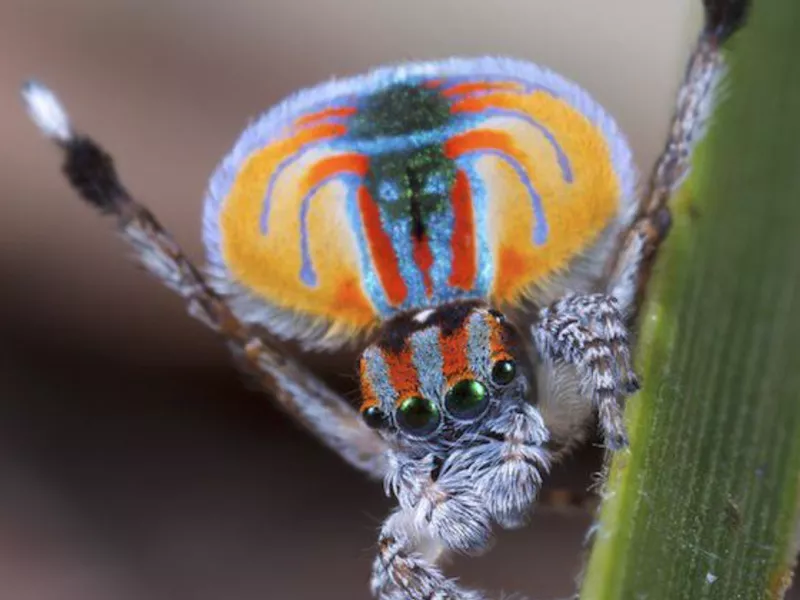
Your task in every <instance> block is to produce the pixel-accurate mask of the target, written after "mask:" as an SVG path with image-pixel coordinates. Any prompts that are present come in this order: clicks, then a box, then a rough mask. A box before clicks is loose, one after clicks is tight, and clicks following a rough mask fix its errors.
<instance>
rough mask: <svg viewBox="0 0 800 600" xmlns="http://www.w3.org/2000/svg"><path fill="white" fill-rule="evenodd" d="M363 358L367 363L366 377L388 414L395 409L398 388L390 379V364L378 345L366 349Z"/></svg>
mask: <svg viewBox="0 0 800 600" xmlns="http://www.w3.org/2000/svg"><path fill="white" fill-rule="evenodd" d="M361 360H363V361H364V363H365V364H366V367H367V368H366V377H367V381H368V382H369V385H370V387H371V388H372V391H373V392H374V393H375V397H376V398H377V399H378V404H379V406H380V407H381V409H382V410H383V411H384V412H386V413H387V414H391V413H392V412H393V411H394V405H395V402H397V390H395V389H394V387H393V386H392V383H391V379H389V366H388V365H387V364H386V360H385V359H384V358H383V353H382V352H381V351H380V349H379V348H377V347H376V346H370V347H369V348H367V349H366V350H364V354H363V355H362V358H361Z"/></svg>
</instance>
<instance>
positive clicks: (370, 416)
mask: <svg viewBox="0 0 800 600" xmlns="http://www.w3.org/2000/svg"><path fill="white" fill-rule="evenodd" d="M361 418H362V419H364V423H366V424H367V427H370V428H372V429H380V428H381V427H383V426H384V425H385V424H386V413H384V412H383V411H382V410H381V409H380V408H378V407H377V406H370V407H368V408H366V409H364V410H363V411H361Z"/></svg>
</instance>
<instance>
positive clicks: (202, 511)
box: [0, 0, 699, 600]
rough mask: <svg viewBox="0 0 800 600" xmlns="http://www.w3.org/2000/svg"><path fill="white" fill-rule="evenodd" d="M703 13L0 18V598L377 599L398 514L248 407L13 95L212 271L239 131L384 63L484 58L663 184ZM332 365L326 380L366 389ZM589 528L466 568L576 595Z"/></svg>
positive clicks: (650, 9) (592, 464) (468, 574)
mask: <svg viewBox="0 0 800 600" xmlns="http://www.w3.org/2000/svg"><path fill="white" fill-rule="evenodd" d="M695 4H697V2H695V1H694V0H648V1H647V2H643V1H642V0H604V1H603V2H598V1H597V0H565V1H562V2H553V1H552V0H497V1H486V0H484V1H482V2H481V1H478V0H436V1H430V0H404V1H401V0H396V1H393V2H390V1H387V0H292V1H286V2H274V1H261V2H256V1H252V2H247V1H245V0H228V1H226V2H215V1H211V0H193V1H191V0H49V1H48V0H1V1H0V132H2V142H0V282H2V283H0V285H1V286H2V293H0V599H6V598H8V599H10V600H223V599H224V600H250V599H264V598H288V599H295V598H298V599H303V598H318V597H323V598H326V599H328V600H335V599H338V598H342V599H351V600H356V599H359V598H367V592H366V581H367V577H368V571H369V565H370V562H371V560H372V551H373V550H372V548H373V545H374V540H375V535H376V531H377V528H378V526H379V523H380V521H381V519H382V518H383V516H384V515H385V513H386V511H387V510H388V508H389V506H390V503H389V501H388V500H387V499H385V498H384V497H383V494H382V491H381V489H380V486H379V485H375V484H374V483H371V482H369V481H367V480H366V479H365V478H364V477H362V476H360V475H359V474H358V473H354V472H353V471H351V470H350V469H349V468H347V467H346V466H345V465H343V464H340V463H339V461H338V460H337V459H336V458H335V457H333V456H332V455H329V454H328V453H327V452H326V451H325V450H324V449H322V448H321V447H320V446H318V445H317V444H316V442H314V441H313V440H311V439H310V438H309V437H308V436H307V435H306V434H305V433H304V432H302V431H300V430H299V429H297V428H296V427H295V426H294V425H293V424H292V423H291V422H290V421H289V420H288V419H287V418H285V417H284V416H283V415H282V414H280V413H279V412H278V411H277V410H276V409H274V408H273V407H272V405H271V404H270V402H269V400H268V398H265V397H264V396H262V395H260V394H257V393H254V392H252V391H249V390H247V389H246V387H245V386H244V385H242V381H241V378H240V377H239V376H238V375H237V373H236V372H235V371H234V369H233V368H232V367H231V366H230V364H229V361H228V359H227V356H226V353H225V351H224V349H223V348H222V347H221V345H220V344H219V343H218V340H216V339H215V337H214V335H212V334H211V333H209V332H207V331H206V330H204V329H203V327H202V326H201V325H199V324H198V323H195V322H193V321H192V320H190V318H189V317H188V316H186V315H185V313H184V309H183V306H182V304H181V302H180V301H179V300H178V299H176V298H175V297H174V296H173V295H172V294H171V293H169V292H168V291H166V290H165V289H163V288H161V287H160V285H159V284H157V283H156V282H154V281H153V280H151V279H150V278H149V277H147V276H146V275H144V274H143V273H141V272H140V271H138V270H137V269H135V268H133V267H132V266H131V264H130V263H129V262H128V261H127V259H126V252H125V249H124V247H123V246H122V245H121V244H119V243H118V240H116V239H115V236H114V235H113V234H112V233H111V231H110V228H109V227H108V226H106V225H107V224H105V223H102V222H101V220H100V219H99V218H98V217H97V216H96V215H95V214H94V213H92V212H91V211H90V210H89V209H88V208H87V207H86V206H84V205H83V204H81V203H80V202H78V201H77V200H76V199H75V197H74V195H73V194H72V193H71V192H70V191H69V190H68V189H67V188H66V186H65V184H64V182H63V181H62V180H61V178H60V176H59V172H58V156H57V153H56V152H55V151H54V149H53V148H51V147H50V146H49V145H48V144H47V143H46V142H45V141H44V140H43V139H42V138H41V137H40V136H39V135H38V134H37V132H36V131H35V129H34V128H33V126H32V125H31V124H30V123H28V121H27V120H26V119H25V117H24V114H23V111H22V108H21V105H20V102H19V98H18V95H17V88H18V85H19V83H20V82H21V81H23V80H24V79H25V78H28V77H30V76H36V77H38V78H40V79H42V80H43V81H45V82H47V83H48V84H49V85H51V86H52V87H53V88H54V89H56V90H58V92H59V93H60V95H61V97H62V99H63V100H64V101H65V102H66V103H67V105H68V107H69V108H70V111H71V113H72V117H73V120H74V121H75V123H77V124H78V125H79V126H80V127H83V128H84V129H85V130H87V131H89V132H91V133H92V134H93V135H94V136H95V137H96V138H97V139H99V140H101V141H102V142H103V143H104V144H105V145H106V146H107V147H108V148H109V149H110V150H112V152H113V153H114V155H115V157H116V159H117V162H118V165H119V166H120V170H121V172H122V176H123V177H124V179H125V180H126V182H127V184H128V185H129V187H130V188H131V189H132V191H133V192H134V193H135V194H136V195H137V196H138V197H139V198H140V199H142V200H143V201H145V202H146V203H147V204H149V206H150V207H151V208H152V209H153V210H154V212H156V214H157V215H159V217H160V218H161V220H162V222H163V223H164V224H165V225H166V226H167V227H168V228H169V229H171V230H172V231H173V232H174V234H175V236H176V237H177V239H178V240H179V241H180V243H181V244H183V246H184V247H185V248H186V249H187V251H188V252H189V254H190V255H192V256H194V257H195V258H197V259H198V260H201V259H202V247H201V244H200V236H199V223H200V211H201V198H202V194H203V191H204V186H205V183H206V180H207V177H208V175H209V174H210V172H211V170H212V169H213V167H214V166H215V163H216V161H217V160H218V159H219V158H220V157H221V156H222V155H223V153H225V152H226V151H227V150H228V148H229V147H230V146H231V144H232V143H233V141H234V140H235V138H236V136H237V135H238V133H239V131H240V129H241V128H242V127H243V125H244V124H245V123H246V122H247V121H248V120H249V119H250V118H251V117H252V116H255V115H257V114H258V113H259V112H260V111H262V110H264V109H266V108H267V107H269V106H270V105H271V104H273V103H274V102H276V101H277V100H279V99H280V98H282V97H283V96H284V95H286V94H288V93H290V92H292V91H293V90H295V89H297V88H299V87H302V86H306V85H311V84H314V83H315V82H317V81H319V80H322V79H326V78H328V77H330V76H331V75H345V74H351V73H357V72H359V71H362V70H364V69H366V68H368V67H370V66H372V65H375V64H380V63H384V62H394V61H398V60H414V59H427V58H437V57H445V56H449V55H476V54H485V53H493V54H510V55H514V56H518V57H521V58H527V59H530V60H534V61H536V62H539V63H541V64H544V65H548V66H550V67H552V68H554V69H556V70H558V71H560V72H561V73H563V74H565V75H567V76H568V77H570V78H572V79H574V80H576V81H578V82H580V83H581V84H582V85H583V86H585V87H586V88H587V89H588V90H589V91H590V92H592V93H593V94H594V95H595V96H596V97H597V98H598V99H599V100H600V101H601V103H603V104H604V105H606V106H607V108H608V109H609V110H610V111H611V112H612V113H613V114H614V115H616V116H617V118H618V120H619V122H620V124H621V126H622V128H623V130H624V131H626V132H627V134H628V135H629V137H630V139H631V142H632V144H633V147H634V150H635V153H636V156H637V157H638V162H639V165H640V167H641V169H642V171H643V172H646V171H647V170H648V169H649V167H650V166H651V164H652V163H653V161H654V159H655V156H656V154H657V152H658V150H659V149H660V145H661V143H662V140H663V139H664V135H665V132H666V130H667V126H668V123H669V117H670V112H671V106H672V99H673V97H674V93H675V91H676V89H677V85H678V82H679V80H680V76H681V74H682V71H683V66H684V64H685V60H686V57H687V54H688V51H689V47H690V43H691V41H692V39H693V38H694V36H695V34H696V31H697V26H698V22H699V18H698V16H699V11H698V9H697V7H696V6H695ZM316 362H317V363H326V362H328V361H326V360H321V361H320V360H319V359H317V361H316ZM345 362H346V361H345ZM341 363H342V361H338V362H336V366H335V367H331V368H328V370H327V371H328V372H327V375H328V376H330V377H331V379H332V380H333V381H334V382H335V383H336V385H338V386H340V387H341V388H343V389H344V390H345V391H352V388H353V387H354V381H353V379H352V377H351V376H350V374H349V370H348V369H346V368H344V367H342V364H341ZM596 466H597V455H596V452H593V451H592V450H591V448H590V449H588V450H587V451H585V452H583V453H581V454H580V455H579V456H578V457H576V458H574V459H573V460H570V461H568V462H567V464H566V465H565V466H564V467H563V468H562V469H561V470H560V471H559V472H558V473H556V474H555V475H554V478H553V479H554V481H553V485H556V486H566V487H567V488H569V489H572V490H573V491H575V492H581V491H582V490H584V489H585V488H586V487H587V486H588V485H589V483H590V481H591V472H592V470H593V469H595V468H596ZM589 523H590V519H589V516H588V515H587V514H586V513H584V512H582V511H580V510H552V509H542V510H541V511H540V512H539V513H538V514H537V515H536V516H534V518H533V519H532V523H531V525H530V526H529V527H528V528H526V529H524V530H522V531H518V532H513V533H507V534H503V535H501V536H500V538H499V541H500V543H499V544H498V546H497V548H496V549H495V550H493V551H492V552H491V553H489V554H488V555H487V556H486V557H483V558H480V559H470V560H457V561H456V564H454V565H453V567H452V570H453V572H454V573H456V574H458V575H460V576H462V577H464V579H466V581H468V582H470V583H472V584H475V585H479V586H481V587H485V588H487V589H491V590H496V591H501V590H502V591H505V592H511V591H516V592H520V593H523V594H525V595H526V596H529V597H531V598H533V599H535V600H545V599H550V598H563V597H567V596H569V595H570V594H572V593H573V591H574V587H575V586H574V579H575V577H576V575H577V574H578V573H579V569H580V564H581V559H582V552H583V537H584V534H585V531H586V528H587V526H588V525H589Z"/></svg>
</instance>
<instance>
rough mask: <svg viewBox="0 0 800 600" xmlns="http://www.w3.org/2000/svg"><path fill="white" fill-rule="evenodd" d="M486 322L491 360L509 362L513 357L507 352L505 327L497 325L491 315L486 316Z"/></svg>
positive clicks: (500, 324)
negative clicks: (487, 324)
mask: <svg viewBox="0 0 800 600" xmlns="http://www.w3.org/2000/svg"><path fill="white" fill-rule="evenodd" d="M486 321H487V323H489V331H490V333H489V348H490V350H491V353H492V360H493V361H497V360H511V359H513V358H514V357H513V356H512V355H511V353H510V352H509V350H508V347H507V345H506V344H507V343H508V340H507V338H506V331H505V326H504V325H503V324H502V323H499V322H498V321H497V319H496V318H495V317H494V316H493V315H491V314H487V315H486Z"/></svg>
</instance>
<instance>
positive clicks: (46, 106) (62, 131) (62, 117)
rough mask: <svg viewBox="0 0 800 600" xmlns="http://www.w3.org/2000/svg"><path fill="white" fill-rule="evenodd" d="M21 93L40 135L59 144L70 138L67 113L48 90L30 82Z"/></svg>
mask: <svg viewBox="0 0 800 600" xmlns="http://www.w3.org/2000/svg"><path fill="white" fill-rule="evenodd" d="M21 93H22V99H23V101H24V102H25V108H26V109H27V110H28V114H29V115H30V117H31V120H32V121H33V122H34V123H35V124H36V126H37V127H38V128H39V129H40V130H41V131H42V133H44V134H45V135H46V136H47V137H49V138H51V139H54V140H56V141H59V142H67V141H69V140H70V139H71V138H72V129H71V128H70V124H69V117H68V116H67V112H66V111H65V110H64V106H63V105H62V104H61V102H60V101H59V100H58V97H57V96H56V95H55V94H54V93H53V92H52V90H50V88H48V87H47V86H45V85H44V84H42V83H39V82H38V81H34V80H30V81H27V82H26V83H25V85H23V86H22V90H21Z"/></svg>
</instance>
